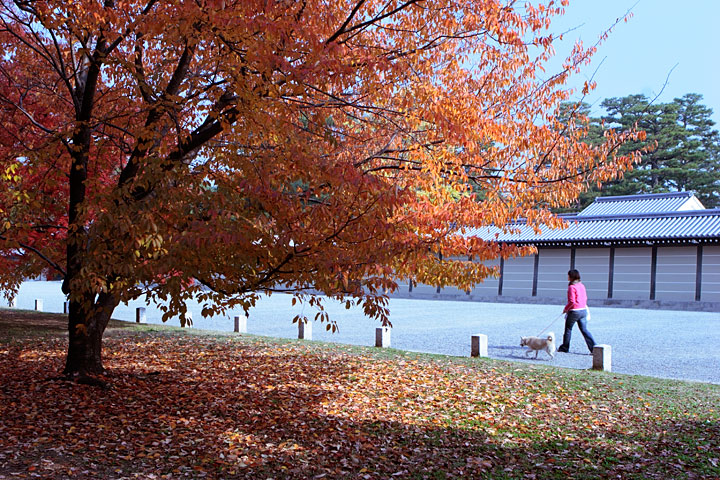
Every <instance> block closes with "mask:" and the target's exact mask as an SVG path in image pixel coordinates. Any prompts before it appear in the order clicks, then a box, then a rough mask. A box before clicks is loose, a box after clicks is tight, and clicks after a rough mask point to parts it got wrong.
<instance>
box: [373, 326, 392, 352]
mask: <svg viewBox="0 0 720 480" xmlns="http://www.w3.org/2000/svg"><path fill="white" fill-rule="evenodd" d="M390 330H391V329H390V327H378V328H376V329H375V346H376V347H380V348H390Z"/></svg>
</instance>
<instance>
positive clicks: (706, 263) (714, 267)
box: [700, 245, 720, 302]
mask: <svg viewBox="0 0 720 480" xmlns="http://www.w3.org/2000/svg"><path fill="white" fill-rule="evenodd" d="M700 300H702V301H705V302H720V246H710V245H706V246H704V247H703V266H702V288H701V290H700Z"/></svg>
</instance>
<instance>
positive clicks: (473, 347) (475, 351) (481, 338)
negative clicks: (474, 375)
mask: <svg viewBox="0 0 720 480" xmlns="http://www.w3.org/2000/svg"><path fill="white" fill-rule="evenodd" d="M470 356H471V357H487V356H488V337H487V335H484V334H482V333H478V334H475V335H473V336H471V337H470Z"/></svg>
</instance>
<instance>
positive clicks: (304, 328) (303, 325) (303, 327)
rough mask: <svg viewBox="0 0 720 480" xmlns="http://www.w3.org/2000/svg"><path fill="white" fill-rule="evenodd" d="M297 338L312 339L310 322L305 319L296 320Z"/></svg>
mask: <svg viewBox="0 0 720 480" xmlns="http://www.w3.org/2000/svg"><path fill="white" fill-rule="evenodd" d="M298 338H299V339H300V340H312V323H310V322H309V321H307V322H306V321H305V320H302V319H300V320H298Z"/></svg>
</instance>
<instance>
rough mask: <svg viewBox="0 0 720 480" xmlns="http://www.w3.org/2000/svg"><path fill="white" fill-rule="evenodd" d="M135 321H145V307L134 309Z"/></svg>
mask: <svg viewBox="0 0 720 480" xmlns="http://www.w3.org/2000/svg"><path fill="white" fill-rule="evenodd" d="M135 323H147V317H146V316H145V307H138V308H136V309H135Z"/></svg>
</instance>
